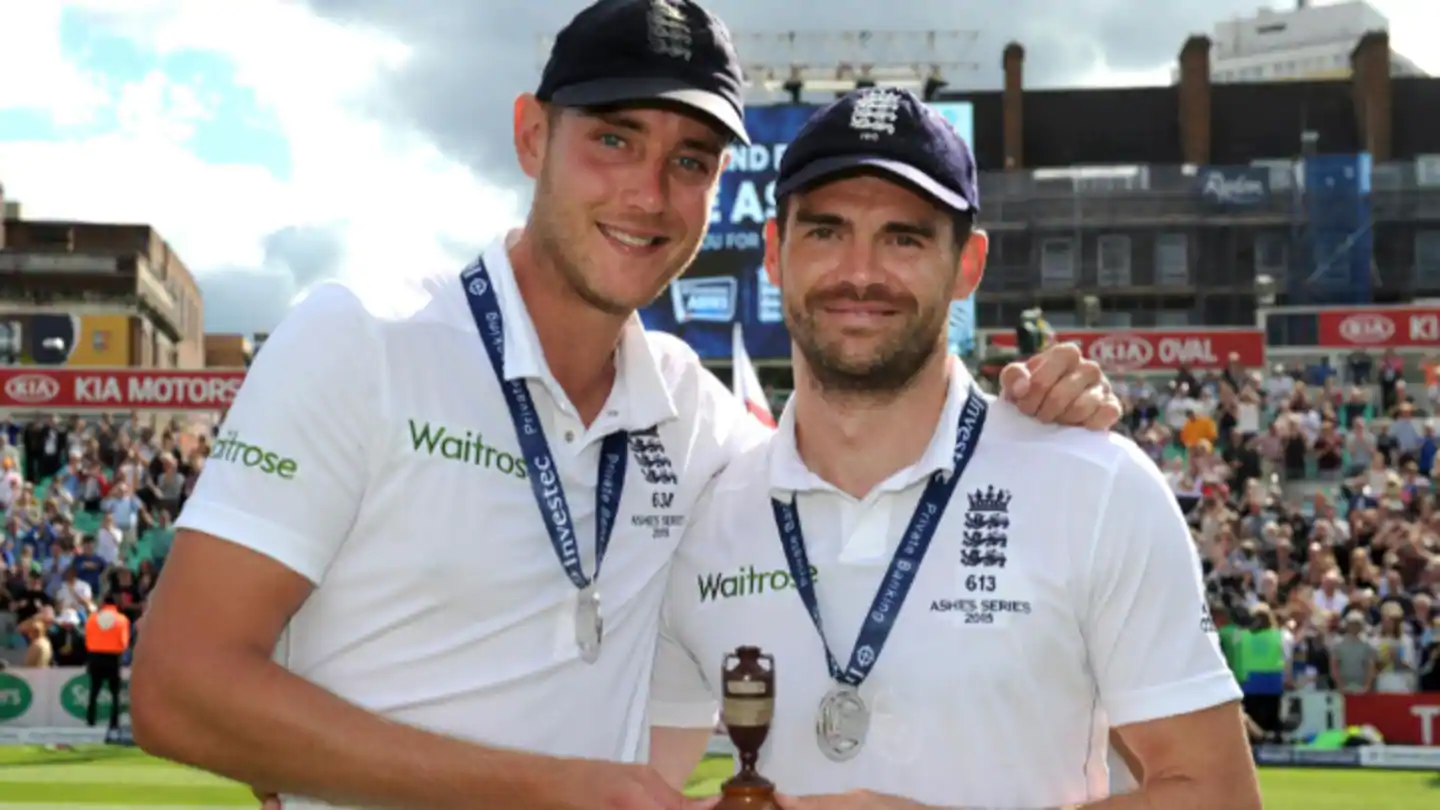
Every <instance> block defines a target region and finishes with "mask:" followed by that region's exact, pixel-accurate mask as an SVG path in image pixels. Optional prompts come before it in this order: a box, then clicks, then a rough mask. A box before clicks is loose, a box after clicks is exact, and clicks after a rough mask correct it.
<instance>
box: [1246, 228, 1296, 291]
mask: <svg viewBox="0 0 1440 810" xmlns="http://www.w3.org/2000/svg"><path fill="white" fill-rule="evenodd" d="M1289 264H1290V246H1289V245H1288V244H1287V243H1286V241H1285V236H1284V235H1283V234H1278V233H1258V234H1256V235H1255V275H1257V276H1259V275H1267V276H1270V277H1271V278H1273V279H1275V282H1276V283H1277V284H1282V283H1283V282H1284V281H1285V277H1286V275H1287V274H1286V268H1287V267H1288V266H1289Z"/></svg>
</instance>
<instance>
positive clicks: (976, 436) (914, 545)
mask: <svg viewBox="0 0 1440 810" xmlns="http://www.w3.org/2000/svg"><path fill="white" fill-rule="evenodd" d="M989 410H990V404H989V403H988V402H986V401H985V397H984V395H983V394H981V393H980V390H979V389H978V388H976V387H975V386H973V385H972V386H971V387H970V396H969V397H968V398H967V399H966V401H965V408H964V409H963V410H962V411H961V412H960V426H959V429H958V430H957V431H956V433H955V462H954V466H955V469H954V472H952V473H949V474H947V473H944V472H937V473H935V474H934V475H932V476H930V481H929V482H928V483H927V484H926V485H925V491H924V492H923V493H921V495H920V503H918V504H916V505H915V513H914V514H913V515H911V516H910V524H909V525H908V526H906V527H905V535H904V536H903V537H902V538H901V541H900V547H899V548H897V549H895V556H894V557H892V558H891V559H890V568H889V569H888V570H887V571H886V572H885V579H884V580H883V581H882V582H881V583H880V589H879V591H878V592H877V593H876V594H875V599H874V601H872V602H871V603H870V610H869V612H867V613H866V615H865V621H864V623H863V624H862V625H861V626H860V637H859V638H858V639H856V641H855V649H854V650H853V651H852V652H851V653H850V663H849V665H848V666H846V667H845V669H843V670H842V669H841V668H840V662H839V661H838V660H836V658H835V654H834V653H833V652H831V650H830V642H829V641H828V640H826V638H825V627H824V624H823V623H822V621H821V619H820V600H819V599H817V598H816V596H815V578H814V577H813V576H811V574H810V556H809V555H808V554H806V553H805V536H804V534H803V533H802V532H801V530H800V513H799V512H798V511H797V510H796V509H795V501H794V499H793V498H792V499H790V500H781V499H779V498H771V499H770V503H771V506H772V507H774V510H775V528H776V529H778V530H779V532H780V543H781V546H782V547H783V548H784V549H785V562H786V563H787V564H788V565H789V566H790V579H791V581H793V582H794V583H795V590H796V592H797V593H799V594H800V600H801V601H802V602H804V603H805V609H806V610H807V611H809V612H810V621H812V622H814V623H815V630H816V632H818V633H819V634H820V643H821V645H823V646H824V647H825V663H826V665H827V666H828V667H829V668H830V677H831V678H833V679H834V680H836V681H838V682H840V683H843V684H847V685H849V686H854V687H858V686H860V684H862V683H864V682H865V678H866V677H868V676H869V675H870V671H871V670H872V669H874V668H875V662H876V661H878V660H879V659H880V651H881V650H882V649H884V648H885V640H886V639H888V638H889V637H890V631H891V630H892V629H894V627H895V620H896V619H897V618H899V616H900V608H901V607H902V606H903V605H904V604H905V597H906V596H907V595H909V593H910V586H911V585H913V584H915V576H916V574H917V573H918V572H919V570H920V563H921V562H922V561H924V559H925V552H926V551H928V550H929V549H930V541H931V540H933V539H935V531H936V530H937V529H939V528H940V520H941V518H943V517H944V516H945V507H947V506H949V505H950V498H951V496H953V495H954V494H955V488H956V487H957V486H959V484H960V476H961V475H963V474H964V473H965V467H966V466H968V465H969V464H970V458H971V457H972V456H974V455H975V445H976V444H977V443H978V442H979V440H980V431H981V430H982V429H983V428H984V427H985V415H986V414H987V413H988V412H989Z"/></svg>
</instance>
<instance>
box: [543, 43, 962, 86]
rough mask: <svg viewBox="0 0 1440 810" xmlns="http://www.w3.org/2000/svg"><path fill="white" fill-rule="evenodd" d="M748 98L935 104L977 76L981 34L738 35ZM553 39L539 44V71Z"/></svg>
mask: <svg viewBox="0 0 1440 810" xmlns="http://www.w3.org/2000/svg"><path fill="white" fill-rule="evenodd" d="M732 37H733V39H734V42H735V49H736V50H737V51H739V53H740V59H741V61H742V62H743V63H744V67H745V79H746V84H747V85H748V91H749V93H750V94H751V95H754V96H762V99H757V100H763V96H764V95H770V96H775V95H780V94H786V95H788V96H789V98H790V100H791V101H793V102H794V103H796V104H798V103H800V101H801V98H802V96H803V95H804V94H805V93H806V92H822V93H845V92H848V91H850V90H853V89H855V88H856V87H874V86H880V87H906V88H909V89H912V90H915V91H916V92H919V93H921V94H922V95H923V96H924V98H925V99H926V100H927V101H928V100H932V99H933V98H934V97H935V96H936V94H938V93H939V92H940V91H941V90H943V89H945V87H947V86H948V85H949V84H950V82H951V81H952V80H953V79H954V77H956V76H958V75H959V74H961V73H966V72H970V71H975V70H978V69H979V67H980V65H979V63H977V62H975V61H973V60H971V59H969V58H967V57H968V56H969V55H970V53H971V52H972V50H973V48H974V46H975V42H976V41H977V40H978V39H979V32H977V31H964V30H928V31H871V30H853V31H740V32H735V33H734V34H732ZM554 44H555V38H554V37H552V36H544V37H541V38H540V54H539V63H540V66H541V68H543V67H544V65H545V60H547V59H548V58H549V56H550V49H551V48H552V47H553V46H554Z"/></svg>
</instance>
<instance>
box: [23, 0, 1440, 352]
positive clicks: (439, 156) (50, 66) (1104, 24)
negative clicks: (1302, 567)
mask: <svg viewBox="0 0 1440 810" xmlns="http://www.w3.org/2000/svg"><path fill="white" fill-rule="evenodd" d="M1375 4H1376V5H1377V6H1378V7H1379V8H1380V9H1381V10H1382V11H1383V12H1385V13H1386V14H1388V15H1389V17H1390V19H1391V23H1392V42H1393V44H1394V46H1395V48H1396V49H1397V50H1399V51H1402V52H1404V53H1407V54H1408V55H1411V56H1412V58H1415V59H1416V60H1417V61H1419V62H1421V64H1422V66H1423V67H1426V68H1428V69H1429V70H1430V71H1431V72H1432V73H1440V59H1437V58H1436V57H1435V56H1431V57H1429V59H1428V63H1427V59H1425V58H1422V57H1424V56H1425V51H1426V49H1427V47H1429V46H1430V45H1431V43H1428V42H1425V41H1424V37H1426V35H1427V32H1431V34H1432V35H1433V31H1434V28H1435V24H1436V22H1440V19H1437V18H1440V13H1437V11H1436V10H1435V9H1436V8H1440V4H1437V3H1436V2H1435V0H1377V2H1376V3H1375ZM582 5H583V2H581V0H303V1H302V0H71V1H65V2H62V0H23V1H22V0H8V1H7V2H0V77H3V80H0V184H3V185H4V187H5V190H6V196H7V197H8V198H10V199H15V200H19V201H21V202H22V204H23V205H24V209H25V215H26V216H27V217H33V218H68V219H82V220H83V219H88V220H102V221H138V222H148V223H151V224H153V225H154V226H155V227H157V228H158V229H159V230H160V232H161V234H163V235H164V236H165V237H166V238H167V239H168V240H169V241H170V242H171V244H172V245H173V246H174V247H175V248H176V249H177V250H178V251H179V253H180V255H181V257H182V258H183V259H184V260H185V262H186V263H187V264H188V265H189V266H190V267H191V268H192V269H193V270H194V271H195V272H196V273H197V275H198V276H199V277H200V280H201V286H202V287H203V289H204V292H205V306H206V327H207V330H208V331H216V332H225V331H243V332H252V331H257V330H267V329H270V328H272V327H273V326H274V325H275V323H276V322H277V321H278V320H279V319H280V318H281V317H282V316H283V314H284V312H285V310H286V308H287V307H288V305H289V303H290V301H292V300H293V299H294V297H295V296H296V295H297V294H299V293H301V292H303V291H304V290H305V289H306V288H307V287H308V286H309V285H311V284H313V283H315V282H316V281H317V280H320V279H324V278H330V277H347V276H365V275H374V274H381V273H399V272H406V271H407V269H414V268H420V267H433V266H434V265H435V263H437V262H456V261H460V260H462V257H464V256H465V254H466V253H468V252H469V251H470V250H472V249H473V248H474V246H476V245H479V244H482V243H483V242H484V241H485V240H486V239H488V238H489V237H491V236H492V235H494V234H495V233H496V232H498V231H499V230H500V229H502V228H504V227H506V226H507V225H509V224H510V223H512V222H514V221H516V220H517V219H518V217H519V216H520V209H521V205H522V204H523V201H524V196H523V193H524V188H523V184H522V182H521V178H520V177H519V175H518V171H517V170H516V169H515V167H514V161H513V153H512V152H511V150H510V139H509V124H510V111H511V106H510V105H511V101H512V100H513V98H514V96H515V94H516V93H519V92H523V91H525V90H528V89H532V88H533V87H534V84H535V80H536V76H537V75H538V72H539V67H540V64H541V60H542V56H543V46H542V37H543V36H545V35H546V34H550V33H553V32H554V31H555V30H557V29H558V28H559V27H560V26H561V25H562V24H563V23H564V22H565V21H566V20H568V19H569V18H570V17H571V16H572V15H573V14H574V13H575V12H576V11H577V10H578V9H579V8H581V7H582ZM709 5H710V7H711V8H713V9H714V10H716V11H717V12H718V13H719V14H720V15H721V16H722V17H724V18H725V19H726V20H727V21H728V22H729V24H730V27H731V28H732V30H734V31H735V32H736V34H737V41H738V42H739V43H741V46H742V48H743V44H744V43H745V41H746V38H747V37H746V35H747V34H750V33H759V32H764V31H776V30H792V29H793V30H806V31H814V30H815V28H814V21H815V20H817V19H823V20H824V21H825V23H826V26H827V28H829V29H831V30H840V29H852V30H854V29H864V28H874V29H877V30H881V29H884V30H916V29H939V30H946V31H949V30H954V31H962V30H963V31H973V32H975V34H974V36H973V39H971V40H970V41H969V44H968V45H966V47H965V53H963V54H959V55H957V57H956V59H955V61H957V62H971V63H974V64H975V68H974V69H973V70H969V71H966V72H964V73H962V74H960V75H953V76H952V77H951V79H952V84H954V85H957V86H962V87H976V88H987V89H988V88H994V87H998V85H999V81H1000V78H999V60H1000V51H1001V48H1002V47H1003V46H1004V44H1005V43H1006V42H1007V41H1009V40H1012V39H1013V40H1019V41H1020V42H1022V43H1024V44H1025V45H1026V48H1027V51H1028V56H1027V62H1026V67H1027V84H1030V85H1031V86H1051V87H1054V86H1081V85H1112V86H1113V85H1126V84H1164V83H1167V82H1168V80H1169V71H1170V67H1171V65H1172V63H1173V61H1174V57H1175V53H1176V51H1177V50H1178V49H1179V46H1180V44H1181V42H1182V41H1183V40H1184V38H1185V37H1186V36H1187V35H1188V34H1190V33H1194V32H1203V31H1208V30H1209V29H1210V27H1211V26H1212V25H1213V23H1214V22H1216V21H1217V19H1219V18H1221V17H1222V16H1226V15H1231V14H1236V13H1253V12H1254V10H1255V9H1256V8H1257V7H1259V6H1261V5H1264V3H1263V0H1175V1H1174V2H1158V0H970V1H969V2H957V0H889V1H888V2H883V3H880V2H874V0H785V2H776V1H775V0H711V2H710V3H709ZM1287 5H1288V4H1287ZM1429 49H1430V50H1431V51H1436V50H1440V49H1434V48H1433V47H1429ZM751 56H752V58H753V55H751ZM777 58H778V57H777Z"/></svg>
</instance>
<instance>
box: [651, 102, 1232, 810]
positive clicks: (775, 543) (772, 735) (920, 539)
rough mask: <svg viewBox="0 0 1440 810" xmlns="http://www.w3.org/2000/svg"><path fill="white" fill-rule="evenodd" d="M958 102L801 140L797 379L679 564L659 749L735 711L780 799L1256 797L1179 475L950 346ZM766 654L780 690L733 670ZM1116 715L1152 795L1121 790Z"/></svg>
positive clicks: (796, 171) (848, 118)
mask: <svg viewBox="0 0 1440 810" xmlns="http://www.w3.org/2000/svg"><path fill="white" fill-rule="evenodd" d="M937 119H938V116H936V115H935V114H934V113H933V111H932V110H930V109H929V108H928V105H926V104H925V103H924V102H923V100H921V99H919V98H918V97H916V96H915V95H914V94H913V93H910V92H908V91H905V90H895V89H888V88H887V89H881V90H873V89H872V90H860V91H856V92H855V93H851V94H847V95H846V96H845V97H843V98H842V99H840V100H838V101H836V102H835V103H834V104H832V105H831V106H830V107H827V108H825V109H823V110H821V111H820V112H817V113H816V114H815V115H814V116H813V117H812V118H811V119H810V121H809V122H807V124H806V125H805V127H804V128H802V130H801V131H800V133H799V135H797V136H796V138H795V139H794V140H793V141H792V142H791V144H790V147H789V149H788V150H787V152H786V155H785V158H784V159H783V160H782V163H781V167H780V172H779V179H778V180H777V184H776V196H777V200H778V201H779V203H778V204H777V213H776V217H777V219H776V220H772V221H771V223H769V224H768V225H767V233H766V267H767V271H768V272H769V273H770V274H771V280H772V281H774V282H775V283H776V285H777V286H778V287H779V288H780V290H781V295H782V299H783V301H784V305H785V312H786V323H787V325H788V326H789V327H790V332H791V336H792V339H793V342H794V345H795V352H794V358H795V380H796V392H795V394H794V395H793V396H792V398H791V400H790V402H789V404H788V405H787V407H786V408H785V411H784V413H783V414H782V417H781V421H780V426H779V429H778V431H777V432H776V433H775V434H774V436H773V437H772V438H771V439H770V440H769V441H768V442H767V443H766V444H764V445H762V446H759V447H756V448H752V449H750V450H748V451H746V452H745V453H743V454H742V455H741V456H740V457H739V458H738V459H736V460H735V461H732V462H731V464H730V465H729V466H728V467H727V468H726V470H725V471H724V472H723V473H721V475H720V477H719V478H718V479H717V480H716V481H715V482H714V484H713V485H712V487H711V488H709V489H708V490H707V492H706V494H705V495H704V496H702V498H701V499H700V501H699V503H698V504H697V505H696V508H695V510H694V511H693V512H692V514H691V524H690V527H689V529H688V531H687V532H686V535H685V537H684V538H683V539H682V541H681V543H680V547H679V549H678V551H677V555H676V559H675V562H674V564H673V566H672V567H671V570H670V586H669V590H668V592H667V594H666V600H665V608H664V614H663V616H662V620H661V632H662V639H661V643H660V646H659V649H658V651H657V660H656V665H655V671H654V682H653V687H652V690H651V705H650V720H651V722H652V723H653V724H654V725H655V727H656V729H655V732H654V738H653V740H652V751H653V752H654V753H655V754H656V755H657V759H656V761H657V767H658V768H660V769H661V772H662V773H663V774H664V775H665V776H666V778H667V779H669V780H678V779H683V775H684V774H685V773H687V772H689V770H690V769H691V768H693V766H694V762H693V760H692V761H689V762H686V761H684V760H683V759H682V758H681V756H682V755H685V754H688V755H691V756H694V755H695V754H696V752H697V751H698V750H699V747H698V746H697V741H700V740H703V739H704V738H705V737H706V736H708V734H709V732H710V729H711V728H713V724H714V723H715V721H716V719H717V710H719V711H718V714H719V717H720V719H722V720H726V722H728V723H729V724H730V725H733V726H737V727H744V726H751V727H754V726H756V725H767V723H766V722H765V719H764V718H765V717H766V712H767V711H769V715H768V717H769V721H768V736H767V737H766V739H765V743H764V746H763V748H762V749H761V751H760V752H759V756H758V761H757V763H756V765H757V769H758V772H759V773H760V774H761V775H763V776H765V777H767V778H768V779H770V780H771V781H773V782H774V784H775V785H776V786H777V788H778V790H779V791H780V792H781V793H783V794H786V795H788V796H790V797H796V798H793V799H788V800H782V807H783V808H784V809H785V810H842V809H843V810H913V808H916V807H917V806H931V807H941V808H965V809H966V810H1050V809H1051V808H1060V807H1071V806H1075V805H1079V804H1085V805H1086V806H1089V805H1090V804H1091V803H1094V810H1139V809H1140V808H1157V807H1181V806H1184V807H1202V806H1203V807H1225V808H1227V810H1254V808H1258V807H1259V804H1258V802H1259V795H1258V788H1257V787H1256V785H1255V781H1254V778H1253V767H1254V766H1253V762H1252V761H1251V759H1250V756H1249V751H1248V748H1247V747H1246V745H1245V741H1244V737H1243V733H1242V726H1241V719H1240V718H1241V715H1240V709H1239V705H1238V704H1239V700H1240V697H1241V693H1240V690H1239V688H1238V686H1237V684H1236V682H1235V679H1234V676H1233V675H1232V674H1231V672H1230V670H1229V668H1228V667H1227V666H1226V662H1225V659H1224V657H1223V656H1222V654H1221V652H1220V647H1219V639H1218V636H1217V634H1216V632H1215V628H1214V626H1213V623H1212V621H1211V617H1210V612H1209V607H1208V603H1207V600H1206V598H1205V593H1204V586H1203V582H1202V578H1201V570H1200V561H1199V557H1198V555H1197V553H1196V548H1195V544H1194V543H1193V542H1192V539H1191V535H1190V531H1189V528H1188V527H1187V525H1186V522H1185V518H1184V516H1183V515H1182V514H1181V512H1180V509H1179V506H1178V504H1177V502H1176V500H1175V498H1174V496H1173V494H1172V493H1171V491H1170V488H1169V487H1168V486H1167V485H1166V482H1165V479H1164V478H1163V476H1162V475H1161V473H1160V471H1159V470H1158V469H1157V468H1156V466H1155V464H1154V463H1153V462H1152V461H1151V460H1150V459H1149V458H1148V457H1147V456H1146V455H1145V454H1144V453H1143V452H1142V451H1141V450H1140V449H1139V448H1138V447H1137V446H1136V445H1135V444H1134V443H1133V442H1131V441H1130V440H1129V439H1126V438H1123V437H1120V436H1118V435H1115V434H1110V433H1095V432H1087V431H1080V430H1073V429H1069V428H1057V427H1050V426H1045V425H1041V424H1037V423H1035V422H1033V421H1031V420H1028V419H1025V418H1022V417H1021V416H1020V414H1019V413H1018V412H1017V411H1016V410H1015V409H1014V408H1012V407H1011V406H1009V405H1008V404H1006V403H1003V402H999V401H995V400H992V399H991V398H989V397H988V396H986V395H984V394H982V393H981V392H980V390H979V389H978V388H977V387H976V386H975V384H974V382H973V381H972V379H971V378H970V375H969V373H968V372H967V371H966V370H965V368H964V367H963V366H962V365H961V364H960V363H959V361H958V360H956V359H955V358H953V357H947V356H946V355H945V352H944V346H945V339H944V334H943V331H942V328H943V320H942V318H941V317H940V314H941V313H943V312H944V311H945V307H946V305H947V304H948V302H949V300H950V299H951V297H952V296H953V297H954V298H963V297H965V296H967V295H969V294H971V293H972V292H973V291H974V289H975V286H976V285H977V284H978V282H979V278H980V274H981V272H982V270H983V260H984V250H985V248H986V239H985V237H984V234H983V232H979V231H973V230H969V229H970V228H971V227H973V220H971V221H968V222H967V221H966V220H967V217H965V216H959V215H973V212H974V211H975V209H976V208H977V207H978V192H977V190H976V188H975V180H974V177H975V175H974V172H973V163H972V161H971V158H970V155H969V150H968V147H967V146H966V145H965V144H964V142H963V141H962V140H960V138H959V136H958V135H957V134H956V133H955V132H954V130H953V129H951V128H950V127H949V126H948V125H946V124H945V123H944V122H943V120H937ZM917 188H918V189H919V191H917ZM782 221H783V227H784V228H785V230H783V231H782V230H781V227H782ZM962 228H966V229H967V231H966V232H964V233H962V232H961V229H962ZM957 245H958V247H957ZM741 647H749V648H751V650H748V651H746V652H745V653H743V654H741V653H739V648H741ZM754 648H759V650H760V651H762V652H763V653H766V654H769V655H770V656H773V672H772V675H773V678H774V695H773V709H767V708H766V707H765V706H764V704H761V705H760V706H759V707H757V706H756V704H755V702H754V701H755V698H754V697H753V693H751V692H748V691H745V690H746V689H748V688H750V687H751V686H753V681H752V682H744V681H743V680H742V681H741V682H740V683H741V686H739V687H736V691H733V692H732V691H729V690H728V689H727V683H729V682H730V681H732V680H733V679H734V677H735V674H736V671H735V669H734V667H733V664H734V663H735V662H734V661H727V660H726V659H727V656H730V655H731V654H732V653H733V654H735V658H736V659H742V660H743V659H744V658H746V657H749V656H753V655H754V652H753V649H754ZM722 667H729V668H730V669H729V670H728V671H729V672H730V673H731V675H730V676H729V677H727V676H725V675H723V674H722V673H723V672H725V671H726V670H724V669H722ZM727 718H730V719H728V720H727ZM757 718H759V719H757ZM1112 731H1113V732H1115V733H1116V734H1117V735H1118V738H1119V741H1120V742H1121V743H1122V744H1123V746H1124V748H1125V750H1126V753H1127V754H1128V755H1130V756H1132V757H1133V759H1134V762H1135V763H1136V765H1137V768H1138V771H1139V775H1140V777H1141V779H1140V780H1139V782H1140V784H1139V787H1138V790H1136V791H1135V792H1134V793H1133V794H1131V795H1125V796H1116V797H1111V796H1109V792H1110V787H1111V784H1110V778H1109V776H1110V774H1109V769H1108V764H1107V759H1108V754H1109V749H1110V746H1109V742H1110V736H1111V733H1112ZM701 745H703V743H701ZM1191 746H1193V747H1191ZM742 750H743V749H742ZM665 752H675V753H665ZM1127 761H1128V760H1127ZM1247 776H1248V777H1249V779H1248V780H1247V779H1246V778H1245V777H1247Z"/></svg>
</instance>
